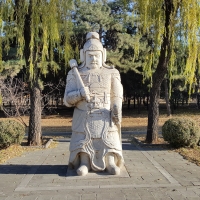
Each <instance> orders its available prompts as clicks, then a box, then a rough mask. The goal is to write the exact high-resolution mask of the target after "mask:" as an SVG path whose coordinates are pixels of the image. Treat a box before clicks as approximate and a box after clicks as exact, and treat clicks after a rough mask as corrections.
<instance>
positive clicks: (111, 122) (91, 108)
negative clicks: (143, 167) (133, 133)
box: [64, 32, 124, 176]
mask: <svg viewBox="0 0 200 200" xmlns="http://www.w3.org/2000/svg"><path fill="white" fill-rule="evenodd" d="M80 60H81V62H82V64H81V65H80V66H78V65H77V63H76V60H74V59H73V60H71V61H70V66H71V68H72V69H71V70H70V71H69V73H68V75H67V84H66V89H65V94H64V103H65V105H66V106H68V107H72V106H75V109H74V114H73V122H72V137H71V142H70V158H69V167H73V168H75V169H77V174H78V175H80V176H84V175H86V174H87V173H88V171H90V170H93V171H104V170H107V171H108V173H110V174H113V175H118V174H120V167H121V166H122V165H123V164H124V160H123V156H122V143H121V110H122V98H123V88H122V85H121V80H120V74H119V72H118V70H117V69H115V68H114V67H110V66H107V65H106V64H105V61H106V49H104V48H103V46H102V44H101V42H100V40H99V34H98V33H96V32H89V33H88V34H87V36H86V43H85V45H84V47H83V49H81V50H80Z"/></svg>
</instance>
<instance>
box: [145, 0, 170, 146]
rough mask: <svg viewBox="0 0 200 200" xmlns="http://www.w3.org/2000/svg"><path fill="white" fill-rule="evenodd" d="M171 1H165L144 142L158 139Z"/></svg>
mask: <svg viewBox="0 0 200 200" xmlns="http://www.w3.org/2000/svg"><path fill="white" fill-rule="evenodd" d="M172 11H173V1H172V0H165V34H164V35H163V42H162V45H161V50H160V56H159V61H158V65H157V68H156V70H155V72H154V74H153V76H152V88H151V92H150V106H149V112H148V126H147V135H146V142H148V143H155V142H156V141H157V138H158V118H159V98H160V86H161V83H162V82H163V79H164V77H165V74H166V73H167V66H168V62H169V59H170V55H171V44H170V41H171V34H172V33H170V30H169V27H170V22H171V21H170V18H171V17H172V16H171V15H172Z"/></svg>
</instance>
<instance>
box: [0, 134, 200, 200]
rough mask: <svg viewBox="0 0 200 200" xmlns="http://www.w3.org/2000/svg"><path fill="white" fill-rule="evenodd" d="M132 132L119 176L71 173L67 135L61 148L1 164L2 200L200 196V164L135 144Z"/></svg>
mask: <svg viewBox="0 0 200 200" xmlns="http://www.w3.org/2000/svg"><path fill="white" fill-rule="evenodd" d="M128 135H129V134H126V135H123V137H125V139H123V155H124V159H125V168H124V169H123V170H122V174H121V175H120V176H111V175H106V174H105V173H100V174H95V173H90V174H89V176H87V177H78V176H70V173H69V171H68V172H67V164H68V158H69V151H68V148H69V141H70V138H64V139H59V144H58V147H57V148H54V149H45V150H39V151H34V152H28V153H25V154H23V155H22V156H21V157H17V158H14V159H10V160H9V161H8V162H7V163H5V164H2V165H0V200H14V199H16V200H20V199H23V200H36V199H37V200H50V199H52V200H64V199H67V200H70V199H71V200H76V199H77V200H109V199H114V200H139V199H140V200H141V199H143V200H155V199H163V200H168V199H173V200H182V199H190V200H193V199H194V200H195V199H196V200H197V199H198V200H199V199H200V167H198V166H196V165H195V164H193V163H190V162H188V161H187V160H185V159H183V157H182V156H180V155H179V154H178V153H176V152H173V151H168V150H166V149H161V148H159V147H153V148H151V147H145V146H143V147H141V146H138V145H137V143H135V144H130V143H129V141H128V140H127V139H126V138H127V137H128ZM131 135H132V134H131Z"/></svg>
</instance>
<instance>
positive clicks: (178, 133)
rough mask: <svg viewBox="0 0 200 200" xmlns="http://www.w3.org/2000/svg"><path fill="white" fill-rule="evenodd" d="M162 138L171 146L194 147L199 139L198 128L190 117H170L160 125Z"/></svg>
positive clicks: (199, 132) (199, 131)
mask: <svg viewBox="0 0 200 200" xmlns="http://www.w3.org/2000/svg"><path fill="white" fill-rule="evenodd" d="M162 135H163V138H164V140H166V141H168V142H169V143H170V144H171V145H172V146H173V147H185V146H189V147H194V146H196V145H197V143H198V142H199V139H200V129H199V126H198V125H197V124H196V123H195V121H194V120H192V119H190V118H172V119H169V120H167V121H166V122H165V124H164V125H163V127H162Z"/></svg>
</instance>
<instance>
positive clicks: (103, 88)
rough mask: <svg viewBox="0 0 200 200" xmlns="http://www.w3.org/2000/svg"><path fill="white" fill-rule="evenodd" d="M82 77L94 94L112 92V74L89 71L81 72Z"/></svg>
mask: <svg viewBox="0 0 200 200" xmlns="http://www.w3.org/2000/svg"><path fill="white" fill-rule="evenodd" d="M81 78H82V80H83V82H84V85H85V86H86V87H89V90H90V92H91V93H92V94H95V93H104V92H106V93H110V88H111V74H106V73H97V72H89V73H87V74H85V73H84V74H81Z"/></svg>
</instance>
